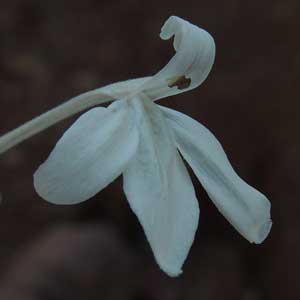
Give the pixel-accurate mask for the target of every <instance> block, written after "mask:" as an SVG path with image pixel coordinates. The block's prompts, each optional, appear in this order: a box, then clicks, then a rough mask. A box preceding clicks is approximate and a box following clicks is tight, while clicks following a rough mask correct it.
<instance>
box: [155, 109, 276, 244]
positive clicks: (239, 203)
mask: <svg viewBox="0 0 300 300" xmlns="http://www.w3.org/2000/svg"><path fill="white" fill-rule="evenodd" d="M161 108H162V111H163V113H164V115H165V116H166V118H167V120H168V124H169V125H170V126H171V127H172V128H173V129H174V132H175V139H176V142H177V145H178V148H179V150H180V152H181V153H182V155H183V157H184V158H185V159H186V160H187V162H188V163H189V164H190V166H191V167H192V169H193V171H194V172H195V174H196V176H197V177H198V179H199V180H200V182H201V183H202V185H203V187H204V188H205V189H206V191H207V193H208V195H209V196H210V198H211V199H212V201H213V202H214V204H215V205H216V206H217V208H218V209H219V211H220V212H221V213H222V214H223V215H224V216H225V218H226V219H227V220H228V221H229V222H230V223H231V224H232V225H233V226H234V227H235V229H236V230H237V231H238V232H239V233H240V234H241V235H243V236H244V237H245V238H246V239H247V240H249V241H250V242H253V243H261V242H262V241H263V240H264V239H265V238H266V237H267V235H268V234H269V232H270V229H271V226H272V221H271V218H270V208H271V204H270V202H269V200H268V199H267V198H266V197H265V196H264V195H263V194H261V193H260V192H259V191H257V190H256V189H254V188H253V187H251V186H250V185H248V184H247V183H246V182H245V181H243V180H242V179H241V178H240V177H239V176H238V175H237V174H236V173H235V171H234V170H233V169H232V167H231V165H230V162H229V161H228V159H227V156H226V154H225V152H224V150H223V148H222V146H221V145H220V143H219V142H218V141H217V139H216V138H215V137H214V135H213V134H212V133H211V132H210V131H209V130H208V129H206V128H205V127H204V126H203V125H201V124H200V123H198V122H196V121H195V120H193V119H191V118H190V117H188V116H186V115H184V114H182V113H179V112H177V111H174V110H171V109H167V108H165V107H161Z"/></svg>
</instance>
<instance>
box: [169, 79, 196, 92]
mask: <svg viewBox="0 0 300 300" xmlns="http://www.w3.org/2000/svg"><path fill="white" fill-rule="evenodd" d="M190 85H191V78H187V77H185V76H184V75H182V76H179V77H177V78H176V79H175V81H173V82H172V83H170V84H168V87H170V88H172V87H174V86H176V87H177V88H178V89H179V90H184V89H186V88H188V87H189V86H190Z"/></svg>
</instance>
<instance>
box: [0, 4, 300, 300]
mask: <svg viewBox="0 0 300 300" xmlns="http://www.w3.org/2000/svg"><path fill="white" fill-rule="evenodd" d="M299 3H300V2H299V1H298V0H281V1H277V0H273V1H270V0H265V1H259V0H254V1H242V0H228V1H217V0H198V1H180V0H179V1H174V0H173V1H169V0H167V1H147V2H143V1H138V0H131V1H116V0H112V1H100V0H85V1H76V0H73V1H62V0H61V1H60V0H51V1H50V0H45V1H34V0H2V1H1V2H0V101H1V102H0V104H1V108H0V134H3V133H5V132H7V131H8V130H10V129H12V128H14V127H16V126H17V125H19V124H22V123H23V122H25V121H27V120H29V119H31V118H32V117H34V116H36V115H38V114H40V113H42V112H44V111H46V110H47V109H49V108H52V107H54V106H55V105H57V104H59V103H61V102H62V101H64V100H66V99H68V98H70V97H71V96H74V95H77V94H78V93H80V92H83V91H86V90H89V89H92V88H96V87H99V86H103V85H105V84H107V83H111V82H114V81H119V80H125V79H129V78H134V77H139V76H145V75H151V74H154V73H155V72H156V71H158V70H159V69H160V68H161V67H162V66H163V65H164V64H165V63H166V62H167V61H168V59H169V58H170V57H171V55H172V54H173V49H172V46H171V43H170V42H169V43H168V42H163V41H161V40H160V39H159V37H158V34H159V32H160V27H161V25H162V24H163V22H164V21H165V19H166V18H167V17H168V16H170V15H172V14H174V15H178V16H181V17H183V18H185V19H187V20H190V21H191V22H192V23H194V24H197V25H199V26H200V27H203V28H205V29H207V30H208V31H209V32H210V33H211V34H212V35H213V37H214V38H215V41H216V44H217V56H216V62H215V65H214V68H213V70H212V72H211V74H210V76H209V77H208V79H207V81H206V82H205V83H204V84H203V85H202V86H201V87H200V88H198V89H196V90H194V91H192V92H190V93H187V94H182V95H179V96H175V97H172V98H169V99H164V100H162V101H161V104H163V105H167V106H170V107H172V108H175V109H178V110H180V111H182V112H184V113H186V114H188V115H190V116H192V117H194V118H195V119H197V120H199V121H201V122H202V123H203V124H205V125H206V126H207V127H209V128H210V129H211V130H212V131H213V132H214V133H215V134H216V136H217V137H218V138H219V140H220V141H221V142H222V144H223V146H224V148H225V150H226V151H227V153H228V156H229V157H230V159H231V161H232V164H233V166H234V167H235V168H236V170H237V171H238V173H239V174H240V175H241V176H242V177H243V178H245V179H246V180H247V181H248V182H249V183H251V184H252V185H254V186H255V187H257V188H258V189H259V190H261V191H262V192H263V193H265V194H266V195H267V196H268V197H269V198H270V199H271V201H272V218H273V221H274V225H273V229H272V232H271V235H270V236H269V238H268V239H267V240H266V241H265V243H263V244H262V245H259V246H256V245H250V244H249V243H248V242H247V241H246V240H244V239H243V238H242V237H241V236H239V235H238V233H237V232H236V231H234V229H233V228H232V227H231V226H230V225H229V224H228V223H227V221H226V220H225V219H224V218H223V217H222V216H221V215H220V214H219V213H218V211H217V209H215V207H214V206H213V204H212V203H211V201H210V200H209V199H208V197H207V195H206V193H205V191H204V190H203V189H202V187H201V185H200V184H199V183H198V181H197V180H195V177H194V176H193V181H194V184H195V188H196V190H197V195H198V199H199V200H200V208H201V218H200V225H199V229H198V232H197V236H196V239H195V242H194V245H193V247H192V249H191V252H190V254H189V257H188V259H187V261H186V263H185V265H184V273H183V275H181V276H180V277H179V278H176V279H172V278H169V277H167V276H166V275H165V274H164V273H162V272H161V271H160V270H159V268H158V267H157V265H156V263H155V262H154V259H153V257H152V253H151V251H150V247H149V246H148V243H147V241H146V238H145V236H144V234H143V232H142V229H141V226H140V225H139V224H138V221H137V219H136V217H135V216H134V214H133V213H132V212H131V210H130V209H129V206H128V204H127V201H126V199H125V196H124V194H123V192H122V183H121V179H119V180H118V181H116V182H114V183H112V184H111V185H110V186H109V187H108V188H106V189H105V190H103V191H102V192H101V193H99V194H98V195H97V196H96V197H94V198H93V199H91V200H90V201H88V202H85V203H83V204H80V205H77V206H67V207H63V206H55V205H51V204H49V203H47V202H45V201H43V200H42V199H40V198H39V197H38V196H37V194H36V193H35V191H34V189H33V184H32V174H33V172H34V171H35V170H36V168H37V167H38V166H39V164H40V163H41V162H42V161H43V160H44V159H45V158H46V157H47V155H48V154H49V152H50V151H51V149H52V148H53V146H54V144H55V143H56V141H57V140H58V138H59V137H60V136H61V135H62V133H63V132H64V130H65V129H66V128H67V127H68V126H69V125H70V124H71V123H72V121H73V120H74V118H73V119H69V120H66V121H64V122H62V123H60V124H58V125H56V126H54V127H53V128H51V129H49V130H47V131H45V132H43V133H41V134H39V135H37V136H35V137H34V138H31V139H30V140H28V141H26V142H24V143H23V144H21V145H19V146H18V147H15V148H14V149H12V150H10V151H8V152H7V153H5V154H3V155H2V156H1V157H0V191H1V193H2V196H3V201H2V205H1V207H0V299H1V300H17V299H18V300H29V299H32V300H60V299H64V300H67V299H72V300H77V299H90V300H94V299H109V300H110V299H111V300H113V299H125V300H126V299H132V300H161V299H164V300H173V299H174V300H183V299H185V300H190V299H201V300H214V299H224V300H225V299H231V300H234V299H239V300H269V299H272V300H277V299H299V297H300V288H299V283H298V276H299V268H300V218H299V217H298V214H299V212H300V201H299V194H300V192H299V183H298V179H299V168H298V167H299V149H300V142H299V133H298V131H299V125H300V124H299V120H298V115H299V108H300V104H299V78H300V77H299V68H300V41H299V29H300V4H299Z"/></svg>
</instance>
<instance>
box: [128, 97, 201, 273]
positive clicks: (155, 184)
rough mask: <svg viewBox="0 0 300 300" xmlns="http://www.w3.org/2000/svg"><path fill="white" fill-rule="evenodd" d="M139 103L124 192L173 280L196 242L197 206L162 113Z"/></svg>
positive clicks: (187, 175)
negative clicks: (134, 150) (134, 148)
mask: <svg viewBox="0 0 300 300" xmlns="http://www.w3.org/2000/svg"><path fill="white" fill-rule="evenodd" d="M138 102H139V101H137V102H136V104H134V105H135V109H136V114H137V115H138V119H139V120H138V122H139V129H140V143H139V147H138V151H137V153H136V155H135V156H134V158H133V159H132V160H131V161H130V162H129V164H128V167H127V168H126V170H125V171H124V173H123V175H124V191H125V194H126V196H127V199H128V202H129V204H130V206H131V208H132V210H133V211H134V213H135V214H136V215H137V217H138V219H139V221H140V223H141V224H142V226H143V229H144V231H145V234H146V236H147V239H148V241H149V243H150V246H151V248H152V250H153V253H154V256H155V258H156V261H157V263H158V264H159V266H160V268H161V269H162V270H163V271H165V272H166V273H167V274H169V275H170V276H177V275H179V274H180V273H181V267H182V265H183V263H184V260H185V259H186V257H187V254H188V252H189V249H190V247H191V245H192V243H193V240H194V235H195V232H196V229H197V225H198V219H199V207H198V202H197V199H196V196H195V191H194V188H193V185H192V182H191V179H190V177H189V174H188V172H187V170H186V168H185V166H184V163H183V161H182V159H181V157H180V156H179V154H178V152H177V150H176V146H175V143H174V140H173V137H172V136H171V135H170V131H169V129H168V127H167V126H166V123H165V120H164V118H163V116H162V114H161V112H160V110H159V109H158V107H156V104H154V103H152V102H151V101H149V100H148V101H147V102H148V103H144V104H143V103H140V104H139V103H138Z"/></svg>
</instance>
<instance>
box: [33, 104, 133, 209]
mask: <svg viewBox="0 0 300 300" xmlns="http://www.w3.org/2000/svg"><path fill="white" fill-rule="evenodd" d="M118 104H119V103H118V102H115V103H114V104H113V105H111V106H110V107H108V108H101V107H98V108H94V109H91V110H90V111H88V112H86V113H85V114H83V115H82V116H81V117H80V118H79V119H78V120H77V121H76V122H75V123H74V124H73V125H72V126H71V127H70V128H69V129H68V130H67V131H66V132H65V133H64V135H63V136H62V138H61V139H60V140H59V141H58V143H57V144H56V146H55V148H54V149H53V151H52V152H51V154H50V156H49V157H48V159H47V160H46V161H45V162H44V163H43V164H42V165H41V166H40V167H39V168H38V170H37V171H36V172H35V174H34V186H35V189H36V191H37V193H38V194H39V195H40V196H41V197H42V198H44V199H45V200H47V201H49V202H52V203H56V204H74V203H79V202H82V201H85V200H87V199H89V198H90V197H92V196H94V195H95V194H96V193H97V192H99V191H100V190H101V189H103V188H104V187H105V186H107V185H108V184H109V183H110V182H112V181H113V180H114V179H115V178H116V177H118V176H119V175H120V174H121V172H122V171H123V170H124V168H125V166H126V164H127V163H128V161H129V160H130V159H131V158H132V156H133V155H134V153H135V152H136V149H137V145H138V133H137V130H136V129H135V127H134V126H133V122H132V120H131V119H130V117H131V116H130V113H129V111H128V110H127V109H126V108H125V107H122V108H120V107H118Z"/></svg>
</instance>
